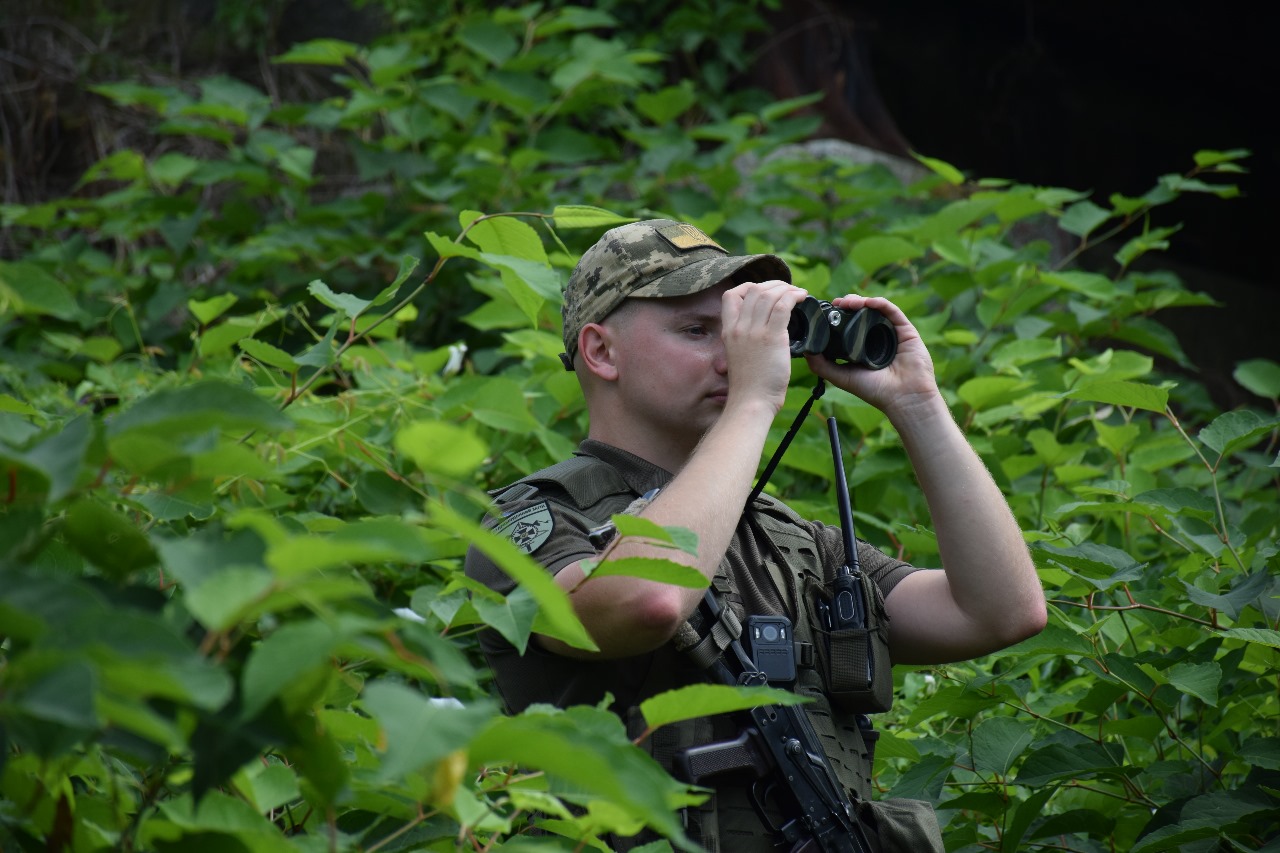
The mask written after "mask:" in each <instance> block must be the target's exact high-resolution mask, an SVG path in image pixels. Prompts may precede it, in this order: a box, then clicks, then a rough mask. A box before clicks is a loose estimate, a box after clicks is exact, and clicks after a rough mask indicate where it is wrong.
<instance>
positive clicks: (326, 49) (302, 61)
mask: <svg viewBox="0 0 1280 853" xmlns="http://www.w3.org/2000/svg"><path fill="white" fill-rule="evenodd" d="M359 51H360V47H359V45H355V44H352V43H351V42H349V41H341V40H339V39H312V40H311V41H304V42H299V43H298V44H295V45H293V46H292V47H290V48H289V49H288V50H287V51H285V52H284V53H282V54H280V55H279V56H273V57H272V58H271V61H272V62H273V63H275V64H277V65H346V63H347V60H348V59H350V58H351V57H353V56H355V55H356V54H357V53H359Z"/></svg>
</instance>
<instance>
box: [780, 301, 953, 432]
mask: <svg viewBox="0 0 1280 853" xmlns="http://www.w3.org/2000/svg"><path fill="white" fill-rule="evenodd" d="M831 304H832V305H834V306H835V307H837V308H840V309H843V310H845V311H858V310H861V309H862V308H871V309H872V310H875V311H879V312H880V313H881V314H883V315H884V316H885V318H886V319H888V320H889V322H890V323H892V324H893V330H894V332H895V333H896V334H897V336H898V353H897V355H896V356H895V357H894V359H893V363H892V364H890V365H889V366H888V367H886V368H884V369H883V370H869V369H868V368H866V367H863V366H861V365H857V364H836V363H835V362H833V361H830V360H828V359H827V358H826V357H825V356H822V355H806V356H805V359H806V360H807V361H808V362H809V368H810V369H811V370H812V371H813V372H814V373H815V374H816V375H818V376H821V377H822V378H823V379H825V380H826V381H828V382H830V383H831V384H832V385H835V386H836V387H837V388H840V389H843V390H845V391H848V392H849V393H850V394H853V395H854V396H855V397H860V398H861V399H863V400H866V401H867V402H868V403H870V404H871V405H873V406H875V407H876V408H877V409H879V410H880V411H882V412H884V413H885V414H887V415H889V418H890V420H895V418H896V416H898V415H900V414H907V413H909V412H910V410H911V409H912V408H913V407H914V406H916V405H918V404H920V403H923V402H926V401H929V400H930V399H931V398H933V397H934V396H936V395H937V394H938V385H937V380H936V379H935V377H934V373H933V358H932V357H931V356H930V355H929V351H928V349H926V348H925V345H924V341H922V340H921V339H920V333H919V332H918V331H916V327H915V326H913V325H911V321H910V320H908V319H907V315H905V314H903V313H902V309H901V308H899V307H898V306H896V305H894V304H893V303H892V302H890V301H889V300H888V299H885V298H884V297H883V296H872V297H868V296H858V295H855V294H849V295H848V296H840V297H837V298H836V299H833V300H831Z"/></svg>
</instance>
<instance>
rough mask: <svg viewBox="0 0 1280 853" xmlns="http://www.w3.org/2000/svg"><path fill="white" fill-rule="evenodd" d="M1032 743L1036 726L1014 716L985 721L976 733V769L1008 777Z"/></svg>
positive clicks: (974, 740) (974, 741)
mask: <svg viewBox="0 0 1280 853" xmlns="http://www.w3.org/2000/svg"><path fill="white" fill-rule="evenodd" d="M1032 740H1033V734H1032V727H1031V726H1029V725H1028V724H1026V723H1024V722H1022V721H1021V720H1015V719H1014V718H1012V717H992V718H990V719H987V720H983V721H982V722H981V723H979V724H978V726H977V727H976V728H975V729H974V730H973V746H972V749H973V762H974V768H975V769H976V770H978V771H979V772H986V773H994V774H995V775H997V776H999V777H1004V776H1006V775H1008V773H1009V770H1010V769H1011V768H1012V767H1013V764H1014V762H1015V761H1017V760H1018V757H1019V756H1021V755H1022V753H1023V751H1024V750H1025V749H1026V748H1027V747H1028V746H1030V745H1031V741H1032Z"/></svg>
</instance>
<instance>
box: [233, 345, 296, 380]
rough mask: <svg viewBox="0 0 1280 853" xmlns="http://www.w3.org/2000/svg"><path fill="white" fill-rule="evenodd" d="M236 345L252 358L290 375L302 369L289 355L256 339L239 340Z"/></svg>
mask: <svg viewBox="0 0 1280 853" xmlns="http://www.w3.org/2000/svg"><path fill="white" fill-rule="evenodd" d="M237 345H238V346H239V347H240V349H242V350H244V351H245V352H246V353H247V354H249V355H250V356H252V357H253V358H255V359H257V360H258V361H260V362H262V363H263V364H266V365H269V366H271V367H278V368H280V369H281V370H287V371H289V372H290V373H293V372H295V371H297V370H298V369H300V368H301V367H302V365H301V364H299V363H298V362H297V361H295V360H294V358H293V356H291V355H289V353H287V352H285V351H284V350H282V349H280V348H279V347H274V346H272V345H271V344H268V343H265V342H263V341H260V340H257V339H256V338H241V339H240V340H239V341H237Z"/></svg>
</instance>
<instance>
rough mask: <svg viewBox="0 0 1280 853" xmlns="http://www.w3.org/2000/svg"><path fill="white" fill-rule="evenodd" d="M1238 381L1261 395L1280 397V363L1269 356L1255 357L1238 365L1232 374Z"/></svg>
mask: <svg viewBox="0 0 1280 853" xmlns="http://www.w3.org/2000/svg"><path fill="white" fill-rule="evenodd" d="M1231 375H1232V376H1233V377H1234V378H1235V380H1236V381H1237V382H1239V383H1240V384H1241V385H1242V386H1244V387H1245V388H1246V389H1248V390H1249V391H1252V392H1253V393H1255V394H1257V395H1258V396H1259V397H1266V398H1267V399H1269V400H1277V399H1280V364H1277V363H1276V362H1274V361H1271V360H1270V359H1267V358H1254V359H1250V360H1248V361H1242V362H1240V363H1239V364H1237V365H1236V369H1235V371H1233V372H1232V374H1231Z"/></svg>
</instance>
